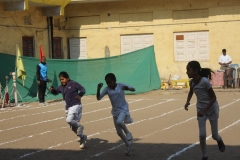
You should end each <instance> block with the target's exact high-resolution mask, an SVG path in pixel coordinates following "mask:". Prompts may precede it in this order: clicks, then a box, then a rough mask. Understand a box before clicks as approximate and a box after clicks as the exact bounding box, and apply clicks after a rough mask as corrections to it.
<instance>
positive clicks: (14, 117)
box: [0, 109, 63, 122]
mask: <svg viewBox="0 0 240 160" xmlns="http://www.w3.org/2000/svg"><path fill="white" fill-rule="evenodd" d="M57 111H63V109H56V110H50V111H45V112H40V113H34V114H26V115H20V116H16V117H12V118H8V119H1V120H0V122H3V121H8V120H13V119H16V118H22V117H24V118H25V117H28V116H35V115H40V114H45V113H52V112H57Z"/></svg>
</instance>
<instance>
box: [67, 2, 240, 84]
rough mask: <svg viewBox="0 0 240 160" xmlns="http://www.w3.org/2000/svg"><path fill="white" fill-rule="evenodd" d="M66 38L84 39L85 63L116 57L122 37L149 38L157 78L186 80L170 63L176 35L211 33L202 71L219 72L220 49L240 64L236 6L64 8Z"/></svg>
mask: <svg viewBox="0 0 240 160" xmlns="http://www.w3.org/2000/svg"><path fill="white" fill-rule="evenodd" d="M65 14H66V15H65V16H67V17H68V20H67V24H66V25H67V30H68V31H67V32H66V33H67V37H68V38H71V37H86V38H87V50H88V51H87V54H88V58H100V57H104V56H105V53H104V47H105V46H106V45H107V46H109V49H110V52H111V56H115V55H120V53H121V44H120V36H121V35H133V34H153V35H154V46H155V54H156V61H157V66H158V70H159V73H160V76H161V78H165V79H168V77H169V75H170V74H171V75H175V74H180V75H181V78H186V74H185V72H186V65H187V62H175V61H174V40H173V34H174V33H175V32H189V31H209V53H210V60H209V61H205V62H201V65H202V67H211V68H212V69H213V70H217V69H219V68H220V66H219V65H218V58H219V56H220V55H221V54H222V53H221V50H222V49H223V48H226V49H227V53H228V54H229V55H230V56H231V57H232V59H233V63H239V64H240V56H239V52H240V27H239V26H240V1H239V0H229V1H225V0H211V1H208V0H202V1H196V0H178V1H169V0H161V1H160V0H148V1H143V0H137V1H136V0H129V1H125V2H102V3H88V4H74V5H67V6H66V8H65Z"/></svg>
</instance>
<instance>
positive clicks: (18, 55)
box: [16, 45, 27, 86]
mask: <svg viewBox="0 0 240 160" xmlns="http://www.w3.org/2000/svg"><path fill="white" fill-rule="evenodd" d="M16 52H17V53H16V69H17V77H18V78H19V79H21V80H22V84H23V86H24V80H25V79H26V76H27V74H26V71H25V69H24V65H23V61H22V58H21V52H20V50H19V47H18V45H16Z"/></svg>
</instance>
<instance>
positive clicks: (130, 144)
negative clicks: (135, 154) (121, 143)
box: [125, 141, 132, 156]
mask: <svg viewBox="0 0 240 160" xmlns="http://www.w3.org/2000/svg"><path fill="white" fill-rule="evenodd" d="M128 144H129V145H128V146H127V147H126V149H125V154H126V155H127V156H128V155H129V152H130V150H131V147H132V141H128Z"/></svg>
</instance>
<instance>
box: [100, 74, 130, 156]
mask: <svg viewBox="0 0 240 160" xmlns="http://www.w3.org/2000/svg"><path fill="white" fill-rule="evenodd" d="M105 81H106V83H107V87H105V88H104V90H103V91H102V92H101V94H100V89H101V88H102V86H103V84H102V83H99V84H98V87H97V95H96V96H97V100H101V99H102V98H103V97H104V96H105V95H108V97H109V99H110V101H111V103H112V111H111V113H112V116H113V122H114V125H115V128H116V131H117V134H118V135H119V137H120V138H121V139H122V140H123V141H124V143H125V145H126V150H125V154H126V155H128V154H129V152H130V149H131V146H132V139H133V137H132V133H131V132H129V130H128V129H127V126H126V125H125V123H132V122H133V120H132V118H131V117H130V113H129V108H128V103H127V101H126V99H125V95H124V90H127V91H132V92H134V91H135V88H133V87H131V86H129V85H126V84H123V83H116V77H115V75H114V74H113V73H108V74H107V75H106V76H105ZM123 132H124V133H125V134H124V133H123Z"/></svg>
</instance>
